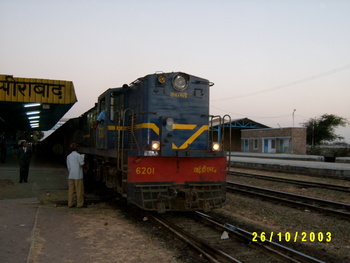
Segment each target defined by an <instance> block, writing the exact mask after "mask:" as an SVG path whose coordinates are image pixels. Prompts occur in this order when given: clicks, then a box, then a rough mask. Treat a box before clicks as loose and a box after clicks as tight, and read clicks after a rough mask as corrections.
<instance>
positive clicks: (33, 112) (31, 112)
mask: <svg viewBox="0 0 350 263" xmlns="http://www.w3.org/2000/svg"><path fill="white" fill-rule="evenodd" d="M39 113H40V111H28V112H26V114H27V115H35V114H39Z"/></svg>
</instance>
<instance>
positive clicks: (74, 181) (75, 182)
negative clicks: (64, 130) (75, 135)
mask: <svg viewBox="0 0 350 263" xmlns="http://www.w3.org/2000/svg"><path fill="white" fill-rule="evenodd" d="M70 148H71V150H72V152H71V153H70V154H69V155H68V156H67V168H68V173H69V174H68V206H69V207H73V206H74V205H75V204H76V206H77V207H78V208H80V207H83V206H84V180H83V165H84V156H83V155H81V154H79V153H78V144H76V143H72V144H71V145H70ZM75 195H76V199H77V202H76V203H75Z"/></svg>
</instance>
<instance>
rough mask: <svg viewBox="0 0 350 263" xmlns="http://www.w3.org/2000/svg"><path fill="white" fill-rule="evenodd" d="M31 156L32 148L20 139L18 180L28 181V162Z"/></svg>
mask: <svg viewBox="0 0 350 263" xmlns="http://www.w3.org/2000/svg"><path fill="white" fill-rule="evenodd" d="M31 157H32V149H31V148H30V147H28V146H27V142H26V141H24V140H23V141H22V142H21V144H20V146H19V148H18V160H19V182H20V183H22V182H25V183H28V174H29V164H30V159H31Z"/></svg>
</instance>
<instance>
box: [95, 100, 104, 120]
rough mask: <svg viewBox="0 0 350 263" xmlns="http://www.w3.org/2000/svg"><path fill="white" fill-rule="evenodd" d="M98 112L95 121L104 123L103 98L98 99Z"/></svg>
mask: <svg viewBox="0 0 350 263" xmlns="http://www.w3.org/2000/svg"><path fill="white" fill-rule="evenodd" d="M98 112H99V114H98V117H97V121H98V122H99V123H104V122H105V121H106V100H105V99H104V98H103V99H101V100H100V103H99V111H98Z"/></svg>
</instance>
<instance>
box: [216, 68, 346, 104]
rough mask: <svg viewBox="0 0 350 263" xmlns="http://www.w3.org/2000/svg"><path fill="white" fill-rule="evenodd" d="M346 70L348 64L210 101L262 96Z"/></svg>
mask: <svg viewBox="0 0 350 263" xmlns="http://www.w3.org/2000/svg"><path fill="white" fill-rule="evenodd" d="M348 69H350V64H349V65H345V66H342V67H339V68H336V69H332V70H329V71H326V72H322V73H319V74H316V75H313V76H311V77H307V78H303V79H300V80H296V81H293V82H291V83H288V84H283V85H279V86H276V87H272V88H268V89H264V90H260V91H255V92H252V93H247V94H242V95H236V96H232V97H227V98H222V99H214V100H212V101H225V100H232V99H238V98H245V97H249V96H254V95H258V94H262V93H267V92H271V91H275V90H279V89H284V88H288V87H292V86H295V85H299V84H302V83H305V82H309V81H312V80H315V79H319V78H322V77H325V76H329V75H332V74H335V73H338V72H341V71H344V70H348Z"/></svg>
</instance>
